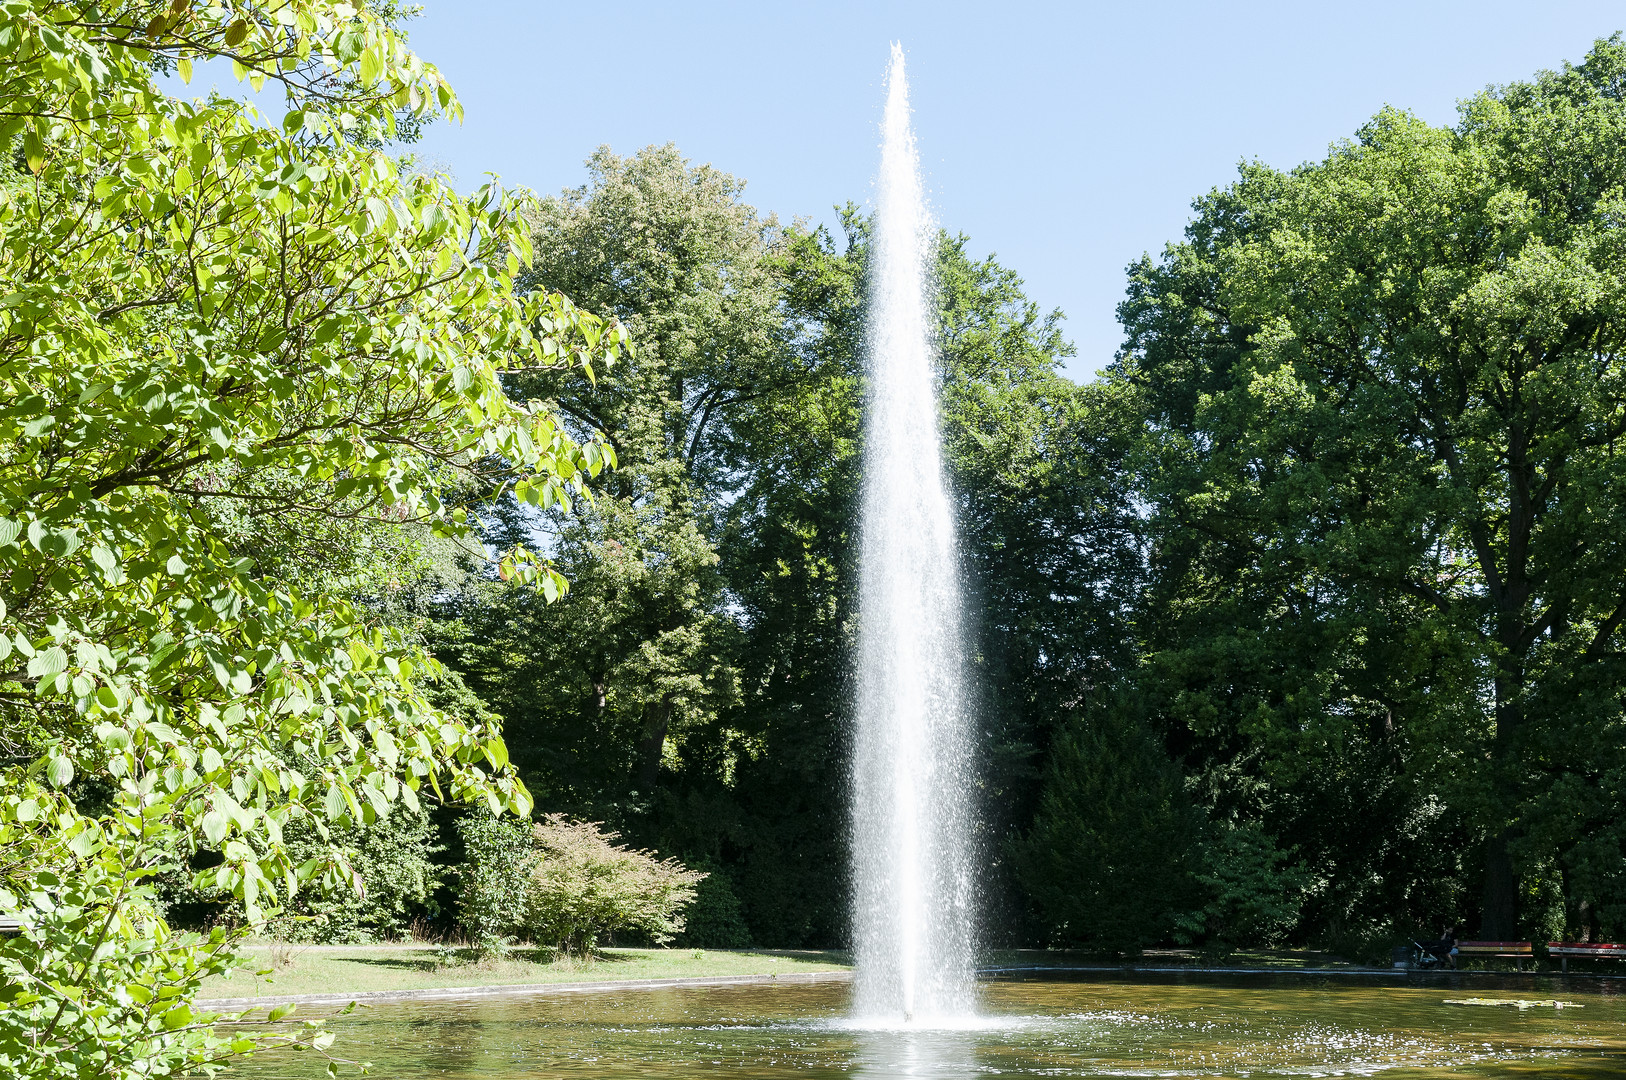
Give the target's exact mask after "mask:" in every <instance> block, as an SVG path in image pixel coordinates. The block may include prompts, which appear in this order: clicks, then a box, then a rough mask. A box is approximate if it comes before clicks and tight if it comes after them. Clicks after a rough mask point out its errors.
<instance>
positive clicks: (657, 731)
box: [638, 701, 672, 798]
mask: <svg viewBox="0 0 1626 1080" xmlns="http://www.w3.org/2000/svg"><path fill="white" fill-rule="evenodd" d="M649 712H650V714H651V715H650V718H649V722H648V725H647V726H646V727H645V728H644V737H643V739H642V740H641V741H640V742H639V745H638V750H639V754H638V758H639V762H638V791H639V793H640V794H642V795H643V796H644V797H645V798H648V797H649V796H651V795H653V794H654V793H655V781H656V780H658V779H659V778H660V773H661V757H662V756H663V755H664V754H665V752H666V732H667V730H668V729H669V728H670V727H671V725H672V703H671V702H670V701H662V702H661V703H660V704H659V705H654V706H651V707H650V710H649Z"/></svg>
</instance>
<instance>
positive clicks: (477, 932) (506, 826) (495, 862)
mask: <svg viewBox="0 0 1626 1080" xmlns="http://www.w3.org/2000/svg"><path fill="white" fill-rule="evenodd" d="M457 831H458V833H459V835H460V836H461V837H462V840H463V862H462V863H460V864H459V865H458V866H457V869H456V871H455V872H456V875H457V883H458V885H457V916H458V921H459V922H460V923H461V924H462V926H463V929H464V931H465V932H466V933H467V934H468V935H469V939H470V941H471V942H472V943H473V945H474V947H475V948H476V949H478V950H480V951H481V952H482V953H485V952H492V951H494V950H496V949H499V948H500V947H502V946H503V945H504V944H506V943H507V942H508V941H509V940H510V939H511V938H512V937H513V936H514V935H515V934H516V933H518V932H519V930H520V928H521V926H522V924H523V921H524V915H525V911H526V908H527V905H528V903H529V897H530V890H531V871H532V869H533V868H534V867H535V865H536V860H537V854H536V846H535V844H534V843H533V841H532V837H531V826H530V825H529V823H527V822H525V821H520V820H513V819H509V818H498V817H493V816H491V815H490V814H481V813H475V814H470V815H469V816H467V817H464V818H462V819H460V820H459V821H458V823H457Z"/></svg>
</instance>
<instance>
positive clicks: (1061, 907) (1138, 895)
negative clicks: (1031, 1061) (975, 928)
mask: <svg viewBox="0 0 1626 1080" xmlns="http://www.w3.org/2000/svg"><path fill="white" fill-rule="evenodd" d="M1038 803H1039V805H1038V812H1037V813H1036V814H1035V816H1034V818H1033V825H1032V828H1031V829H1029V830H1028V832H1027V834H1026V835H1025V836H1023V837H1022V838H1021V839H1020V840H1019V841H1017V842H1016V843H1015V844H1014V845H1013V852H1012V854H1013V857H1014V860H1015V862H1016V867H1017V874H1018V876H1019V878H1020V880H1021V882H1022V884H1023V886H1024V887H1025V888H1026V890H1027V894H1028V895H1029V896H1030V897H1031V898H1032V900H1033V902H1034V903H1035V904H1036V905H1037V906H1038V908H1039V910H1040V920H1041V923H1042V925H1043V926H1044V930H1045V932H1046V936H1047V937H1048V938H1049V940H1050V941H1051V942H1053V943H1055V944H1058V945H1064V946H1082V947H1084V948H1089V949H1096V950H1100V951H1105V952H1110V953H1115V954H1120V955H1122V954H1127V955H1131V956H1133V955H1138V954H1139V953H1140V951H1141V949H1143V948H1145V947H1146V946H1147V945H1151V944H1155V943H1157V942H1159V941H1166V940H1169V939H1170V938H1172V937H1173V936H1174V935H1175V933H1176V931H1177V930H1178V929H1179V928H1180V927H1181V925H1182V923H1184V922H1189V921H1190V917H1191V914H1192V913H1193V912H1194V911H1195V909H1196V908H1197V907H1198V906H1199V903H1200V900H1199V896H1198V892H1199V890H1198V887H1197V883H1196V880H1195V876H1194V875H1195V873H1196V872H1197V870H1198V869H1199V867H1198V865H1197V859H1196V855H1197V845H1198V842H1199V839H1200V832H1201V827H1202V817H1201V815H1200V813H1198V812H1197V811H1196V809H1195V808H1194V807H1193V806H1192V805H1191V804H1190V802H1189V801H1188V800H1187V798H1186V793H1185V789H1184V787H1183V785H1182V780H1181V776H1180V771H1179V769H1178V768H1176V767H1175V765H1174V763H1173V762H1172V761H1170V760H1169V758H1168V756H1167V754H1166V753H1165V752H1164V751H1163V748H1162V747H1161V746H1158V745H1157V743H1156V741H1155V740H1154V739H1153V738H1152V737H1151V734H1150V733H1149V732H1148V731H1147V730H1146V728H1145V725H1144V723H1143V722H1142V721H1141V720H1140V718H1138V717H1136V716H1134V715H1133V714H1132V713H1131V712H1129V711H1128V710H1126V709H1122V708H1107V709H1097V710H1096V711H1095V713H1094V714H1093V715H1092V716H1091V717H1090V719H1089V721H1088V722H1079V721H1076V720H1075V722H1073V723H1072V724H1070V725H1068V726H1067V727H1066V728H1064V729H1063V731H1062V732H1061V733H1060V734H1059V735H1058V736H1057V737H1056V740H1055V742H1054V744H1053V745H1052V746H1051V748H1050V754H1049V757H1048V760H1047V763H1046V766H1045V776H1044V784H1043V787H1042V789H1041V794H1040V796H1039V800H1038Z"/></svg>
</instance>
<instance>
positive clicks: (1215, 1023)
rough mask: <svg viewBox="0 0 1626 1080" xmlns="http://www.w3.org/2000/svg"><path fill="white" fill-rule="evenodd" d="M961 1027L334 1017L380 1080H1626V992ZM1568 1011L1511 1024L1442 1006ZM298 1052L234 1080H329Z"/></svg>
mask: <svg viewBox="0 0 1626 1080" xmlns="http://www.w3.org/2000/svg"><path fill="white" fill-rule="evenodd" d="M981 991H982V996H983V1016H982V1017H981V1018H980V1019H979V1020H978V1021H977V1022H976V1023H975V1024H973V1025H969V1026H967V1027H966V1028H965V1029H964V1030H955V1031H908V1030H874V1029H871V1030H866V1029H864V1028H862V1027H860V1026H858V1025H855V1024H854V1023H852V1022H851V1021H850V1020H848V1019H847V1017H846V1011H847V997H848V993H849V987H847V986H845V985H841V984H830V983H823V984H812V985H806V984H804V985H789V986H769V987H763V986H740V987H707V988H693V989H662V990H637V991H610V992H597V993H588V994H569V995H548V996H535V997H506V998H488V999H485V1000H473V1001H459V1000H443V1001H415V1002H401V1003H391V1004H388V1005H380V1006H377V1007H374V1008H371V1009H367V1010H358V1011H357V1012H356V1013H353V1014H351V1015H350V1016H345V1017H340V1018H337V1019H335V1020H334V1022H333V1028H332V1029H333V1030H334V1031H336V1032H337V1033H338V1036H339V1041H338V1043H337V1044H336V1045H335V1047H334V1050H335V1052H343V1053H345V1054H346V1055H347V1056H351V1057H356V1058H359V1059H363V1060H367V1061H370V1062H371V1063H372V1065H373V1075H376V1076H381V1077H388V1078H391V1080H397V1078H399V1080H416V1078H420V1077H421V1078H429V1077H439V1078H468V1080H539V1078H547V1077H583V1078H606V1080H608V1078H622V1077H627V1078H631V1077H637V1078H640V1080H662V1078H668V1077H670V1078H674V1080H675V1078H678V1077H682V1078H695V1077H725V1076H726V1077H752V1078H758V1077H761V1078H771V1077H791V1076H796V1077H875V1078H880V1077H933V1078H942V1080H949V1078H960V1077H984V1076H1005V1077H1038V1076H1043V1077H1067V1076H1148V1077H1249V1076H1307V1077H1321V1076H1370V1075H1373V1074H1375V1073H1380V1072H1381V1073H1385V1074H1386V1075H1388V1076H1393V1077H1397V1078H1399V1077H1406V1078H1424V1077H1426V1078H1430V1080H1445V1078H1469V1077H1530V1078H1534V1077H1543V1078H1547V1077H1552V1078H1573V1080H1602V1078H1604V1077H1621V1076H1626V983H1611V982H1606V981H1592V980H1558V979H1532V978H1525V979H1519V980H1512V981H1508V982H1506V983H1504V984H1502V985H1501V986H1500V987H1498V988H1496V989H1492V988H1491V987H1490V985H1489V984H1487V983H1486V982H1483V981H1478V980H1476V981H1472V982H1468V981H1466V980H1465V981H1462V982H1455V983H1452V982H1445V981H1441V982H1432V983H1430V984H1427V985H1419V984H1417V983H1415V982H1413V983H1411V984H1409V985H1402V984H1398V983H1394V982H1388V983H1387V984H1385V985H1371V984H1364V985H1352V984H1351V980H1349V979H1342V980H1339V981H1337V982H1332V981H1331V980H1325V981H1314V980H1312V979H1306V978H1302V977H1295V978H1272V977H1248V978H1234V977H1233V978H1229V979H1217V978H1212V977H1202V976H1192V975H1186V976H1171V977H1168V978H1162V979H1158V978H1150V979H1148V978H1141V979H1139V980H1138V981H1115V980H1099V979H1097V980H1093V981H1087V982H1080V981H1059V980H1032V981H1014V980H1008V979H1002V980H998V981H994V982H988V983H984V984H983V985H982V987H981ZM1464 997H1505V998H1518V997H1523V998H1559V999H1562V1000H1567V1001H1573V1002H1575V1003H1577V1004H1579V1005H1580V1006H1582V1007H1581V1008H1566V1009H1562V1010H1559V1009H1554V1008H1552V1007H1550V1006H1548V1007H1543V1008H1530V1009H1527V1010H1524V1011H1520V1010H1518V1009H1514V1008H1508V1007H1500V1008H1491V1007H1464V1006H1454V1005H1447V1004H1445V1003H1444V1002H1445V1000H1446V999H1447V998H1464ZM324 1068H325V1067H324V1063H323V1062H322V1060H321V1059H320V1058H318V1057H316V1056H314V1055H312V1054H309V1053H301V1054H292V1053H289V1054H282V1055H267V1056H265V1057H263V1058H260V1059H258V1060H255V1061H252V1062H248V1063H245V1064H244V1065H242V1066H239V1067H238V1068H236V1069H234V1070H232V1073H231V1074H230V1075H233V1076H240V1077H245V1078H253V1080H306V1078H315V1077H318V1076H322V1075H324Z"/></svg>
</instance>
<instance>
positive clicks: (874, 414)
mask: <svg viewBox="0 0 1626 1080" xmlns="http://www.w3.org/2000/svg"><path fill="white" fill-rule="evenodd" d="M883 128H884V135H883V139H882V144H881V171H880V175H879V177H878V179H877V182H876V213H875V223H874V232H873V234H872V242H873V247H872V249H871V260H872V261H871V265H870V309H869V325H868V335H869V345H868V351H869V378H870V382H869V386H870V391H869V409H868V416H867V423H866V437H865V448H864V475H865V482H864V517H863V544H862V569H861V574H860V608H861V630H860V649H859V661H858V667H859V683H858V730H857V739H856V745H855V747H854V759H853V788H854V805H853V817H854V820H853V827H854V829H853V833H854V835H853V885H854V887H853V894H854V895H853V902H854V909H853V935H854V948H855V952H856V961H857V969H858V970H857V979H856V987H855V1004H856V1008H857V1012H858V1015H859V1016H861V1017H868V1018H874V1019H877V1020H903V1021H905V1022H913V1023H918V1024H929V1023H933V1022H941V1021H944V1020H952V1019H954V1018H956V1017H965V1016H967V1015H969V1014H970V1013H971V1011H972V1006H973V993H972V990H973V975H972V924H973V922H974V911H973V906H972V900H973V897H972V873H971V836H970V819H971V815H970V785H971V777H970V752H969V751H970V741H971V740H970V735H969V732H968V731H967V723H968V717H967V710H966V708H965V704H964V693H963V689H962V685H961V680H962V671H963V668H964V664H965V658H964V654H963V649H962V643H961V634H960V597H959V589H958V582H957V578H958V573H959V564H958V560H957V558H956V554H955V544H954V515H953V509H952V507H951V505H950V502H949V498H948V491H947V488H946V485H945V483H944V479H943V464H942V452H941V448H940V446H939V440H938V425H937V402H936V397H935V394H934V392H933V386H932V379H933V370H932V357H933V346H932V333H931V315H932V304H931V301H930V297H929V295H928V288H929V276H930V262H931V254H932V241H933V236H934V229H933V226H932V222H931V219H930V217H929V216H928V215H927V213H926V205H925V200H924V198H923V196H922V193H921V185H920V172H919V162H918V159H917V157H916V153H915V137H914V132H913V131H912V129H911V128H910V124H909V86H908V81H907V79H906V78H905V75H904V62H903V49H902V47H901V46H898V45H893V46H892V63H891V67H890V69H889V71H888V73H887V101H886V118H885V121H884V123H883Z"/></svg>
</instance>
